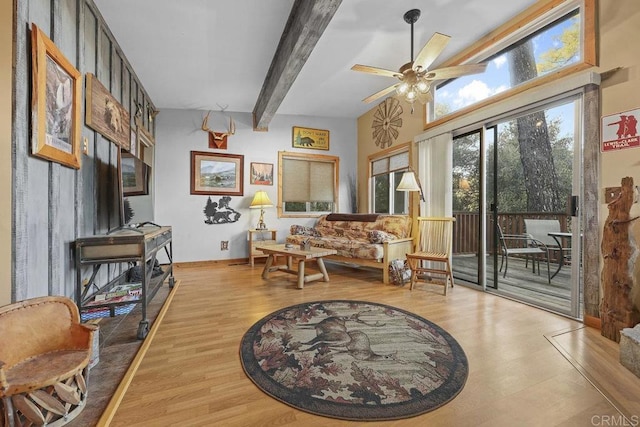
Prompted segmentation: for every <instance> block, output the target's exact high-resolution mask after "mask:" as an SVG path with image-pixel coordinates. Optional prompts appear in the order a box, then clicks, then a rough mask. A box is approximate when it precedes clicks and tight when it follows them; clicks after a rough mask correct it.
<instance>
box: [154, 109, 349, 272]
mask: <svg viewBox="0 0 640 427" xmlns="http://www.w3.org/2000/svg"><path fill="white" fill-rule="evenodd" d="M205 114H206V112H205V111H199V110H162V111H161V112H160V114H158V116H157V117H156V126H157V127H156V150H155V167H154V172H153V173H154V179H155V186H154V187H155V207H154V208H155V222H156V223H158V224H161V225H171V226H172V227H173V238H174V240H173V261H174V262H192V261H208V260H224V259H238V258H246V257H248V255H249V252H248V249H247V230H248V229H249V228H254V227H255V225H256V223H257V222H258V217H259V210H257V209H249V204H250V203H251V200H252V199H253V195H254V194H255V192H256V191H258V190H265V191H266V192H267V193H268V194H269V198H270V199H271V200H272V201H273V202H274V203H277V200H278V187H277V185H278V177H277V171H278V151H297V152H304V153H308V154H327V155H333V156H338V157H340V188H339V195H340V198H339V211H340V212H349V202H348V201H349V198H348V179H347V177H348V176H349V175H352V176H353V175H355V173H356V167H357V166H356V165H357V162H356V159H357V128H356V121H355V120H354V119H335V118H314V117H308V116H286V115H276V116H275V117H274V118H273V120H272V122H271V124H270V125H269V131H268V132H254V131H253V128H252V117H251V113H229V112H225V113H224V114H222V113H220V112H212V113H211V116H210V118H209V128H210V129H213V130H216V131H224V130H225V129H226V126H227V123H228V117H229V114H231V115H233V118H234V120H235V122H236V133H235V135H233V136H230V137H229V138H228V149H227V150H212V149H209V148H208V135H207V134H206V133H205V132H203V131H202V130H201V129H200V127H201V124H202V119H203V117H204V115H205ZM293 126H303V127H310V128H316V129H328V130H329V131H330V135H329V136H330V143H329V148H330V149H329V151H324V150H306V149H294V148H292V144H291V142H292V135H291V128H292V127H293ZM191 151H207V152H212V153H215V152H218V153H228V154H242V155H244V196H233V197H232V198H231V203H230V207H231V208H233V209H235V210H236V211H238V212H240V213H241V214H242V216H241V217H240V219H239V220H238V221H237V222H234V223H227V224H212V225H209V224H205V222H204V220H205V216H204V214H203V210H204V207H205V204H206V202H207V198H208V197H209V196H201V195H191V194H190V169H191V154H190V152H191ZM251 162H260V163H273V165H274V185H272V186H264V185H250V184H249V166H250V164H251ZM220 197H221V196H211V200H212V201H214V202H217V201H218V199H219V198H220ZM264 220H265V223H266V224H267V226H268V227H269V228H272V229H277V230H278V241H279V242H283V241H284V238H285V237H286V236H287V235H288V234H289V227H290V226H291V225H292V224H304V225H311V224H313V223H314V222H315V219H312V218H302V219H300V218H277V213H276V209H275V207H274V208H269V209H266V212H265V219H264ZM223 240H227V241H229V250H227V251H221V250H220V242H221V241H223Z"/></svg>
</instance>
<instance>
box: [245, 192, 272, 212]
mask: <svg viewBox="0 0 640 427" xmlns="http://www.w3.org/2000/svg"><path fill="white" fill-rule="evenodd" d="M249 207H250V208H251V209H261V208H271V207H273V202H271V200H270V199H269V195H268V194H267V192H266V191H264V190H260V191H257V192H256V194H255V195H254V196H253V200H252V201H251V205H250V206H249Z"/></svg>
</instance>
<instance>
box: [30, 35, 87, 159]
mask: <svg viewBox="0 0 640 427" xmlns="http://www.w3.org/2000/svg"><path fill="white" fill-rule="evenodd" d="M31 46H32V49H31V58H32V75H33V84H32V92H31V124H32V127H33V129H32V138H31V153H32V154H33V155H34V156H37V157H41V158H44V159H47V160H50V161H53V162H57V163H60V164H62V165H64V166H67V167H70V168H74V169H80V120H81V114H80V107H81V102H82V101H81V100H82V74H81V73H80V72H79V71H78V70H77V69H76V68H75V67H74V66H73V65H72V64H71V62H69V60H67V59H66V58H65V57H64V55H63V54H62V52H60V50H58V48H57V47H56V45H55V44H54V43H53V42H52V41H51V40H50V39H49V38H48V37H47V36H46V35H45V34H44V32H42V30H41V29H40V28H38V27H37V26H36V25H35V24H31Z"/></svg>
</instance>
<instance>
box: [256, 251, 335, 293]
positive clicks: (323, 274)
mask: <svg viewBox="0 0 640 427" xmlns="http://www.w3.org/2000/svg"><path fill="white" fill-rule="evenodd" d="M256 250H258V251H262V252H263V253H265V254H267V255H269V257H268V258H267V262H266V263H265V265H264V270H262V278H263V279H268V278H269V273H272V272H274V271H284V272H285V273H291V274H297V275H298V289H303V288H304V284H305V282H311V281H312V280H319V279H324V281H325V282H328V281H329V274H327V269H326V268H325V266H324V261H322V257H323V256H328V255H335V254H336V253H337V252H336V250H335V249H324V248H314V247H311V248H309V250H301V249H300V248H299V247H298V246H294V247H293V248H287V247H286V246H285V245H283V244H280V245H265V246H256ZM277 256H284V257H286V258H287V263H286V264H285V265H273V260H274V258H275V257H277ZM294 259H295V260H296V261H297V262H298V270H297V271H296V270H293V268H292V267H293V260H294ZM312 259H315V260H316V263H318V268H319V269H320V273H315V274H304V263H305V261H308V260H312Z"/></svg>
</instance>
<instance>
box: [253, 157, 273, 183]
mask: <svg viewBox="0 0 640 427" xmlns="http://www.w3.org/2000/svg"><path fill="white" fill-rule="evenodd" d="M249 176H250V184H253V185H273V163H256V162H252V163H251V172H250V174H249Z"/></svg>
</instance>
